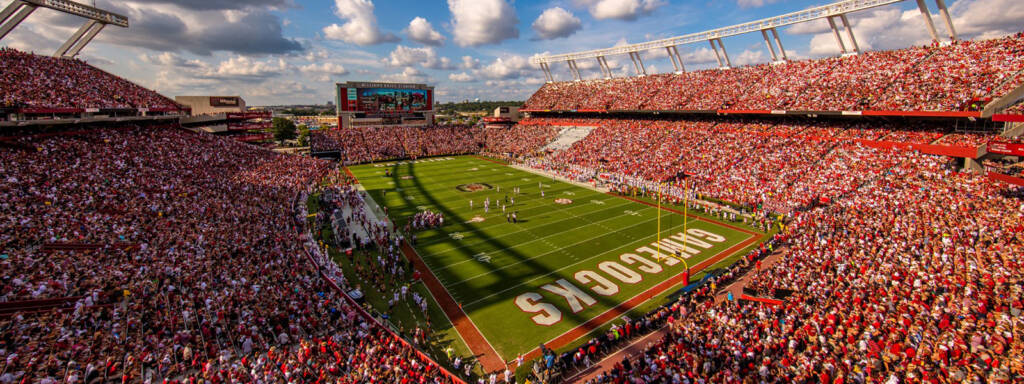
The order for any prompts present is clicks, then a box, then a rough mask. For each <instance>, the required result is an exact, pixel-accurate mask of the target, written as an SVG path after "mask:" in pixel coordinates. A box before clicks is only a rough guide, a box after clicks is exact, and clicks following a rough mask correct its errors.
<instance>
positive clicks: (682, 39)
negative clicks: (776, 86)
mask: <svg viewBox="0 0 1024 384" xmlns="http://www.w3.org/2000/svg"><path fill="white" fill-rule="evenodd" d="M904 1H906V0H844V1H839V2H835V3H832V4H828V5H823V6H818V7H813V8H808V9H805V10H802V11H797V12H792V13H787V14H784V15H779V16H774V17H769V18H765V19H761V20H755V21H751V22H747V23H742V24H736V25H732V26H728V27H723V28H717V29H712V30H708V31H703V32H697V33H691V34H687V35H682V36H676V37H670V38H666V39H659V40H653V41H648V42H643V43H636V44H629V45H622V46H616V47H611V48H603V49H595V50H589V51H581V52H572V53H563V54H556V55H548V56H539V57H534V58H532V59H530V61H531V63H533V64H537V65H540V67H541V69H542V70H544V72H545V75H546V76H547V77H548V80H549V81H553V78H551V75H550V68H549V67H548V65H549V64H550V63H553V62H562V61H564V62H568V63H569V69H570V71H572V72H573V75H574V76H575V77H576V79H577V80H579V79H580V77H579V70H578V68H577V67H576V64H575V61H576V60H581V59H594V58H596V59H597V60H598V63H599V64H600V65H601V69H602V71H604V72H605V75H606V77H610V75H611V71H610V69H608V68H607V63H606V62H605V61H604V59H603V58H604V57H605V56H611V55H623V54H628V55H630V59H632V60H633V61H634V65H636V67H637V68H636V69H637V74H638V75H639V74H646V70H644V69H643V62H642V61H641V59H640V57H639V55H638V54H637V53H638V52H643V51H648V50H652V49H658V48H665V49H668V50H669V57H670V58H671V59H672V61H673V63H672V64H673V65H674V66H675V67H676V71H677V72H678V71H680V70H682V69H683V66H682V58H681V57H679V54H678V51H676V50H675V47H676V46H678V45H683V44H691V43H699V42H704V41H708V42H711V46H712V48H713V49H715V54H716V55H718V49H719V47H720V48H721V50H722V56H724V57H725V65H723V63H722V59H721V56H719V65H720V66H729V59H728V54H726V53H725V46H724V45H723V44H722V41H721V39H722V38H723V37H729V36H736V35H741V34H745V33H751V32H758V31H760V32H761V33H762V35H764V39H765V43H766V45H767V46H768V49H769V50H770V51H771V56H772V58H773V59H774V60H778V56H777V55H776V53H775V46H773V44H774V45H777V46H778V50H779V51H780V53H781V55H782V57H783V59H785V50H784V49H783V48H782V42H781V41H780V40H779V38H778V33H777V32H776V30H775V29H776V28H778V27H785V26H789V25H793V24H798V23H804V22H808V21H813V20H818V19H828V22H829V25H830V26H831V27H832V32H833V33H834V35H835V38H836V41H837V43H838V44H839V45H840V50H841V51H842V52H843V53H844V54H845V53H859V51H860V48H859V47H857V42H856V40H855V39H854V38H853V30H852V28H851V26H850V23H849V21H848V20H847V19H846V14H848V13H851V12H857V11H862V10H866V9H870V8H875V7H880V6H885V5H890V4H896V3H902V2H904ZM935 2H936V4H937V6H938V7H939V11H940V13H941V14H942V16H943V18H944V20H945V21H946V25H947V28H948V31H949V33H950V39H952V40H956V31H955V29H954V28H953V26H952V20H951V19H950V17H949V11H948V10H947V9H946V4H945V2H944V1H943V0H935ZM917 5H918V8H920V10H921V13H922V15H923V16H924V19H925V23H926V26H927V28H928V30H929V32H930V33H931V36H932V39H934V40H938V34H937V33H936V30H935V26H934V24H933V23H932V18H931V14H930V13H929V11H928V7H927V5H925V3H924V0H917ZM833 18H839V19H840V20H841V21H842V23H843V25H844V27H845V29H846V33H847V34H848V35H849V38H850V40H851V43H852V45H853V46H852V47H851V48H852V49H851V51H847V48H846V47H845V46H844V44H843V42H842V39H841V38H840V36H839V30H838V28H837V27H836V22H835V19H833ZM768 31H770V32H771V33H772V34H773V35H774V40H775V41H774V43H773V42H771V41H770V40H769V38H768V33H767V32H768ZM716 42H717V44H718V46H717V47H716V46H715V43H716ZM638 63H639V64H638Z"/></svg>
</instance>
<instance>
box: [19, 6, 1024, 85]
mask: <svg viewBox="0 0 1024 384" xmlns="http://www.w3.org/2000/svg"><path fill="white" fill-rule="evenodd" d="M9 2H10V0H0V6H6V5H7V4H8V3H9ZM83 2H85V3H92V0H83ZM95 3H96V5H97V6H99V7H101V8H105V9H109V10H113V11H116V12H118V13H121V14H124V15H126V16H128V17H129V19H130V23H131V27H130V28H129V29H121V28H117V27H108V28H107V29H105V30H104V31H103V32H102V33H101V34H100V36H99V37H98V38H97V39H96V40H95V41H94V42H93V43H92V44H91V45H90V46H89V47H88V48H86V49H85V50H84V51H83V52H82V55H81V56H80V58H82V59H85V60H87V61H89V62H90V63H92V64H94V65H96V66H98V67H100V68H103V69H104V70H107V71H109V72H112V73H115V74H118V75H122V76H124V77H126V78H128V79H130V80H132V81H135V82H138V83H140V84H142V85H144V86H147V87H151V88H153V89H156V90H158V91H160V92H161V93H163V94H165V95H168V96H171V97H173V96H176V95H208V94H216V95H241V96H243V97H244V98H245V99H246V100H247V102H248V103H249V104H250V105H266V104H306V103H319V104H322V103H324V102H326V101H327V100H333V99H334V96H333V89H334V87H333V84H334V83H335V82H343V81H352V80H390V81H411V82H425V83H429V84H433V85H436V87H437V88H436V89H437V98H438V99H439V100H441V101H459V100H464V99H476V98H480V99H484V100H509V99H512V100H525V99H526V98H527V97H529V95H530V94H531V93H533V92H534V91H535V90H536V89H537V88H539V87H540V86H541V84H542V82H543V76H542V74H541V72H540V70H539V69H538V68H536V67H534V66H532V65H530V64H529V58H530V57H531V56H533V55H536V54H543V53H563V52H570V51H578V50H586V49H594V48H604V47H610V46H613V45H617V44H624V43H637V42H642V41H646V40H651V39H657V38H664V37H670V36H676V35H682V34H687V33H692V32H699V31H703V30H707V29H713V28H717V27H722V26H727V25H731V24H737V23H742V22H746V21H751V20H756V19H760V18H764V17H769V16H774V15H778V14H782V13H787V12H793V11H798V10H801V9H804V8H808V7H812V6H816V5H822V4H826V3H827V2H823V1H805V0H790V1H786V0H719V1H706V0H705V1H699V0H697V1H682V0H516V1H513V0H419V1H415V0H95ZM926 3H927V4H929V6H930V7H931V11H932V12H933V13H935V15H933V16H934V17H935V19H934V20H935V23H936V26H937V27H938V28H939V29H940V34H944V29H945V28H944V26H943V23H942V20H941V19H939V18H938V14H937V9H936V7H935V2H934V1H933V0H928V1H927V2H926ZM947 3H948V4H949V5H950V9H951V12H952V14H953V18H954V26H955V28H956V29H957V32H959V33H960V34H961V35H962V36H961V37H962V38H990V37H995V36H1000V35H1005V34H1008V33H1014V32H1020V31H1021V30H1022V29H1024V1H1020V0H955V1H949V0H947ZM81 22H82V21H81V20H79V19H76V18H74V17H70V16H65V15H61V14H58V13H56V12H53V11H49V10H38V11H36V12H35V13H34V14H33V15H32V16H31V17H30V18H29V19H28V20H27V21H26V22H25V23H23V24H22V25H21V26H20V27H19V28H18V29H16V30H15V32H13V33H12V34H11V35H9V36H8V37H7V38H5V39H4V40H3V41H0V45H5V46H12V47H14V48H18V49H22V50H30V51H34V52H37V53H43V54H50V53H52V52H53V51H54V50H55V49H56V47H57V46H59V45H60V43H61V42H62V41H63V39H64V38H66V37H67V36H70V34H71V33H73V31H74V29H75V28H77V27H78V25H80V24H81ZM851 22H852V24H853V29H854V32H855V34H856V37H857V40H858V42H859V43H860V45H861V47H862V48H864V49H895V48H903V47H907V46H910V45H914V44H925V43H927V42H928V41H929V40H930V37H929V36H928V33H927V31H926V29H925V27H924V22H923V18H922V16H921V14H920V12H919V11H918V10H917V7H916V4H915V2H914V1H904V2H903V3H901V4H896V5H890V6H885V7H879V8H875V9H872V10H869V11H864V12H860V13H856V14H852V15H851ZM779 32H780V34H781V38H782V40H783V44H784V45H785V47H786V51H787V53H788V54H789V57H790V58H791V59H802V58H813V57H823V56H830V55H836V54H838V47H837V44H836V42H835V40H834V38H833V36H832V35H831V33H830V32H829V31H828V29H827V24H826V23H825V22H823V21H822V22H815V23H805V24H800V25H796V26H792V27H788V28H784V29H780V30H779ZM724 43H725V46H726V49H727V50H728V53H729V56H730V58H731V59H732V61H733V63H734V64H739V65H742V64H755V63H763V62H767V61H768V60H769V59H770V55H769V54H768V51H767V49H766V47H765V44H764V41H763V40H762V38H761V36H760V34H748V35H743V36H736V37H729V38H726V39H724ZM680 53H681V54H682V55H683V60H684V64H685V65H686V66H687V69H699V68H708V67H711V66H712V65H714V64H715V58H714V54H713V53H712V52H711V51H710V49H709V46H708V45H707V44H694V45H687V46H682V47H680ZM644 57H645V63H646V64H647V69H648V72H649V73H650V72H669V71H671V70H672V64H671V62H670V61H669V60H668V59H667V58H666V57H665V55H664V52H663V51H652V52H646V53H644ZM626 62H628V58H626V57H618V58H615V57H612V58H609V64H611V66H612V67H613V68H614V70H615V71H616V73H617V75H619V76H624V75H629V74H631V72H630V71H631V67H627V66H626V65H624V64H625V63H626ZM595 64H596V63H591V62H581V63H580V64H579V65H580V67H581V69H582V70H583V75H584V76H585V77H591V78H596V77H598V76H599V72H598V69H597V66H596V65H595ZM553 69H554V70H555V76H556V77H557V78H559V79H563V80H564V79H568V78H569V74H568V71H567V69H566V67H565V66H564V65H555V66H553Z"/></svg>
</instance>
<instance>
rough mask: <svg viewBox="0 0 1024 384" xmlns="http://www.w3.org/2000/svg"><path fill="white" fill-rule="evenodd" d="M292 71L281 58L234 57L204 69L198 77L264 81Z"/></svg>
mask: <svg viewBox="0 0 1024 384" xmlns="http://www.w3.org/2000/svg"><path fill="white" fill-rule="evenodd" d="M204 67H205V66H204ZM292 69H293V68H292V66H291V65H289V64H288V63H287V62H285V61H284V59H280V58H279V59H277V60H267V61H256V60H253V59H252V58H249V57H245V56H234V57H231V58H229V59H228V60H225V61H222V62H220V63H219V64H217V65H216V66H215V67H212V68H204V69H203V70H202V71H199V72H198V74H197V77H200V78H208V79H221V80H241V79H263V78H268V77H275V76H279V75H281V74H283V73H285V72H287V71H291V70H292Z"/></svg>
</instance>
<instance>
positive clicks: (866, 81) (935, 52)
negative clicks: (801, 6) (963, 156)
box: [524, 33, 1024, 111]
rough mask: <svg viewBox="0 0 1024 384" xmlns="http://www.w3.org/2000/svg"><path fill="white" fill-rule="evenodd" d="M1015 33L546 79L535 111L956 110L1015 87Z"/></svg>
mask: <svg viewBox="0 0 1024 384" xmlns="http://www.w3.org/2000/svg"><path fill="white" fill-rule="evenodd" d="M1021 68H1024V33H1018V34H1015V35H1012V36H1007V37H1003V38H997V39H990V40H982V41H957V42H954V43H953V44H950V45H948V46H938V45H931V46H924V47H913V48H907V49H901V50H894V51H872V52H866V53H863V54H860V55H856V56H851V57H837V58H825V59H814V60H800V61H788V62H785V63H782V64H759V65H753V66H744V67H738V68H732V69H728V70H718V69H708V70H699V71H690V72H684V73H682V74H658V75H649V76H643V77H629V78H616V79H607V80H586V81H579V82H555V83H549V84H545V85H544V86H543V87H541V89H540V90H538V91H537V92H536V93H534V94H533V96H531V97H530V99H529V100H527V102H526V104H525V105H524V108H525V109H537V110H547V109H552V110H588V109H597V110H717V109H745V110H779V109H782V110H808V111H862V110H882V111H963V110H971V109H977V106H978V105H980V104H979V103H980V102H983V101H984V100H990V99H991V98H994V97H998V96H1001V95H1004V94H1006V93H1007V92H1009V91H1010V90H1013V89H1014V88H1016V87H1017V86H1020V85H1021V84H1024V73H1022V72H1021Z"/></svg>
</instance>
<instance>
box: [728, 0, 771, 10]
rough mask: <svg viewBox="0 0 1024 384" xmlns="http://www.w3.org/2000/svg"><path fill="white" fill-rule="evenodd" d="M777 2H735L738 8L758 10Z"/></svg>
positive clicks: (748, 0) (764, 0)
mask: <svg viewBox="0 0 1024 384" xmlns="http://www.w3.org/2000/svg"><path fill="white" fill-rule="evenodd" d="M776 1H779V0H736V4H737V5H739V6H740V8H758V7H763V6H765V5H768V4H771V3H774V2H776Z"/></svg>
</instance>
